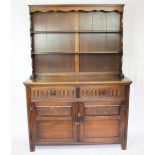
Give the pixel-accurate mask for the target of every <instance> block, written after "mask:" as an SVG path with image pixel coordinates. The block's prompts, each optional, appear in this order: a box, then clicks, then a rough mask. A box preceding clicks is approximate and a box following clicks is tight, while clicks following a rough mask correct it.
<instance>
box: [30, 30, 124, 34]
mask: <svg viewBox="0 0 155 155" xmlns="http://www.w3.org/2000/svg"><path fill="white" fill-rule="evenodd" d="M42 33H122V31H113V30H108V31H107V30H78V31H76V30H55V31H31V34H42Z"/></svg>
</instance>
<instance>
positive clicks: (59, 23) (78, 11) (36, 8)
mask: <svg viewBox="0 0 155 155" xmlns="http://www.w3.org/2000/svg"><path fill="white" fill-rule="evenodd" d="M123 7H124V5H116V4H115V5H112V4H111V5H108V4H106V5H30V6H29V9H30V20H31V29H30V34H31V57H32V75H31V78H30V79H29V80H27V81H25V82H24V84H25V86H26V95H27V96H26V97H27V115H28V127H29V143H30V151H35V146H36V145H45V144H48V145H49V144H112V143H113V144H121V147H122V149H123V150H124V149H126V148H127V128H128V110H129V89H130V84H131V83H132V82H131V81H130V80H129V79H127V78H126V77H124V75H123V72H122V55H123V23H122V20H123Z"/></svg>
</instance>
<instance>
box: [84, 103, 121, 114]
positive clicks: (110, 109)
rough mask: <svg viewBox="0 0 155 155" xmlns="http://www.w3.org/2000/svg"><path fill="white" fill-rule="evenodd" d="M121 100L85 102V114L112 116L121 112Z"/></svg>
mask: <svg viewBox="0 0 155 155" xmlns="http://www.w3.org/2000/svg"><path fill="white" fill-rule="evenodd" d="M120 105H121V102H119V101H118V102H116V101H113V102H111V101H103V102H85V103H84V109H85V116H112V115H119V114H120Z"/></svg>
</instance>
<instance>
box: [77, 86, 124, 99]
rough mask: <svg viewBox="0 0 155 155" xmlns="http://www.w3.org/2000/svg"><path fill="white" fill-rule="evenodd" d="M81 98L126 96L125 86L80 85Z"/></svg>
mask: <svg viewBox="0 0 155 155" xmlns="http://www.w3.org/2000/svg"><path fill="white" fill-rule="evenodd" d="M79 97H80V98H124V97H125V87H124V86H94V87H89V86H85V87H80V95H79Z"/></svg>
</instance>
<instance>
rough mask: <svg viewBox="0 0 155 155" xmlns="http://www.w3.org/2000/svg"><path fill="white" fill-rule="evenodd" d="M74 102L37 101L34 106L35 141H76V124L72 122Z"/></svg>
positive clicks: (74, 110) (74, 112)
mask: <svg viewBox="0 0 155 155" xmlns="http://www.w3.org/2000/svg"><path fill="white" fill-rule="evenodd" d="M76 104H77V103H71V102H69V103H68V102H38V103H35V106H36V132H37V135H36V136H37V138H36V139H37V143H38V144H42V143H49V144H50V143H59V144H61V143H62V144H63V143H66V142H75V141H77V126H76V123H75V122H74V119H73V118H74V117H75V116H76V113H77V112H76Z"/></svg>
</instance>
